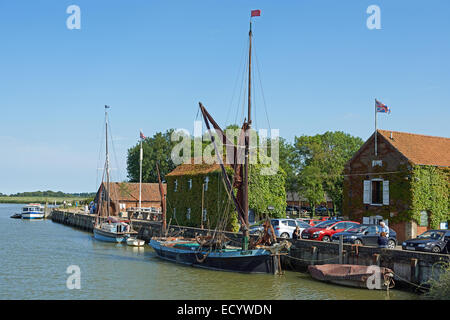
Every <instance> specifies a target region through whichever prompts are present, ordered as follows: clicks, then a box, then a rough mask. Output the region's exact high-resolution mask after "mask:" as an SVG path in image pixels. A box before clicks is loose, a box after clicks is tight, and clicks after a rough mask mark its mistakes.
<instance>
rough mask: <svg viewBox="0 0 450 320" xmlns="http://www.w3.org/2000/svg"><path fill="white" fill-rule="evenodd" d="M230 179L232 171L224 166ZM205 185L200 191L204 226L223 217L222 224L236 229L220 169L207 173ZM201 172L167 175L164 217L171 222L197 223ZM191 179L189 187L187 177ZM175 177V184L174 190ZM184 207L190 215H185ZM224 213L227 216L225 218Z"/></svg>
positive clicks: (200, 220)
mask: <svg viewBox="0 0 450 320" xmlns="http://www.w3.org/2000/svg"><path fill="white" fill-rule="evenodd" d="M227 174H228V176H229V177H230V179H231V176H232V173H231V171H230V169H228V168H227ZM207 176H208V179H209V182H208V188H207V190H205V191H204V206H203V208H204V209H206V210H207V215H206V216H207V221H206V222H203V225H204V227H209V228H216V227H217V226H218V224H219V223H220V222H222V221H223V219H225V228H226V229H227V230H230V231H238V230H239V224H238V220H237V213H236V211H235V210H234V205H233V204H232V201H231V200H230V199H229V197H228V194H227V192H226V188H225V185H224V183H223V181H222V172H221V171H214V172H210V173H208V175H207ZM205 177H206V175H204V174H191V175H182V176H177V177H174V176H168V177H167V219H168V221H169V220H170V219H172V222H171V223H172V224H177V225H183V226H190V227H200V226H201V224H202V185H203V184H204V183H205ZM190 179H192V188H191V189H189V180H190ZM175 181H177V187H176V191H175ZM188 208H190V209H191V212H190V219H188V217H187V212H188ZM227 217H228V219H226V218H227Z"/></svg>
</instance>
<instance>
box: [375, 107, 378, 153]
mask: <svg viewBox="0 0 450 320" xmlns="http://www.w3.org/2000/svg"><path fill="white" fill-rule="evenodd" d="M377 136H378V134H377V99H375V157H377V156H378V150H377Z"/></svg>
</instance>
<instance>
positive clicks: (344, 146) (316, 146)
mask: <svg viewBox="0 0 450 320" xmlns="http://www.w3.org/2000/svg"><path fill="white" fill-rule="evenodd" d="M362 144H363V140H362V139H361V138H359V137H354V136H351V135H350V134H346V133H344V132H342V131H336V132H330V131H327V132H325V133H324V134H317V135H315V136H306V135H304V136H300V137H295V143H294V149H295V158H296V164H298V165H299V171H300V172H301V173H300V174H298V175H297V178H298V179H297V183H298V186H301V189H302V191H303V192H311V193H313V194H316V192H320V191H319V189H318V184H321V185H322V189H323V191H325V192H326V193H327V194H328V196H329V197H330V198H331V199H332V200H333V203H334V206H335V209H337V210H341V209H342V196H343V185H344V176H343V171H344V165H345V163H346V162H347V161H348V160H350V158H351V157H352V156H353V155H354V154H355V152H356V151H358V150H359V148H360V147H361V146H362ZM305 179H306V181H303V180H305ZM308 188H312V190H309V191H308Z"/></svg>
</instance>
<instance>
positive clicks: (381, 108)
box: [375, 99, 391, 113]
mask: <svg viewBox="0 0 450 320" xmlns="http://www.w3.org/2000/svg"><path fill="white" fill-rule="evenodd" d="M375 108H376V109H377V112H381V113H391V109H390V108H389V107H388V106H387V105H385V104H384V103H381V102H380V101H378V100H377V99H375Z"/></svg>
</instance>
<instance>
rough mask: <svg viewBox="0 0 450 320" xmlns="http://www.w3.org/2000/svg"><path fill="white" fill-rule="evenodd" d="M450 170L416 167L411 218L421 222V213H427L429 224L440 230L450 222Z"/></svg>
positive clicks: (412, 190)
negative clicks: (446, 222)
mask: <svg viewBox="0 0 450 320" xmlns="http://www.w3.org/2000/svg"><path fill="white" fill-rule="evenodd" d="M449 191H450V169H449V168H438V167H434V166H414V168H413V170H412V179H411V196H412V202H411V213H410V214H411V218H412V219H414V220H415V221H416V222H417V223H419V222H420V213H421V212H422V211H427V212H428V214H429V224H430V227H431V228H433V229H437V228H439V224H440V223H441V222H443V221H449V220H450V196H449Z"/></svg>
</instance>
